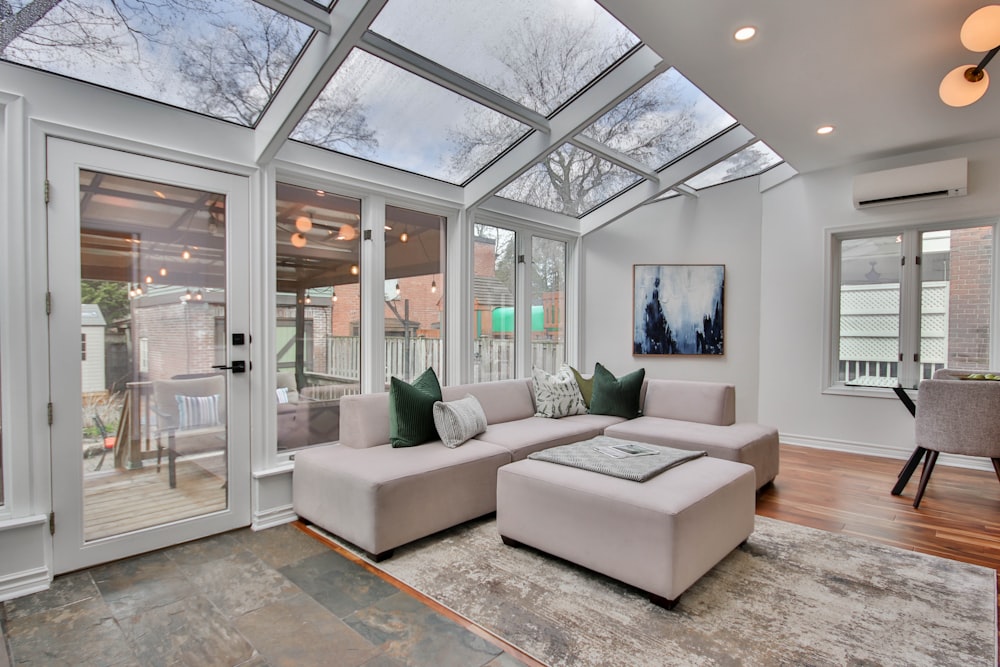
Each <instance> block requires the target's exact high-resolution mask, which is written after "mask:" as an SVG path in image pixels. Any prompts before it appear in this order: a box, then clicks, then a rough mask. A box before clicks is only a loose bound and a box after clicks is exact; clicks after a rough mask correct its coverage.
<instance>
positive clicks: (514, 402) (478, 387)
mask: <svg viewBox="0 0 1000 667" xmlns="http://www.w3.org/2000/svg"><path fill="white" fill-rule="evenodd" d="M469 394H471V395H473V396H475V397H476V398H477V399H479V404H480V405H482V406H483V411H484V412H486V422H487V423H488V424H499V423H501V422H509V421H514V420H516V419H525V418H526V417H531V416H533V415H534V414H535V403H534V400H532V398H531V380H529V379H527V378H520V379H517V380H495V381H493V382H476V383H473V384H460V385H455V386H453V387H442V389H441V395H442V396H443V397H444V398H443V399H442V400H445V401H454V400H455V399H457V398H462V397H463V396H467V395H469Z"/></svg>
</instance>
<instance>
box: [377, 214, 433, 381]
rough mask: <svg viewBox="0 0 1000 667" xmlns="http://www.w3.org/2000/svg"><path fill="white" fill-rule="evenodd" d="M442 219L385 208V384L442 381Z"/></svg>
mask: <svg viewBox="0 0 1000 667" xmlns="http://www.w3.org/2000/svg"><path fill="white" fill-rule="evenodd" d="M444 225H445V218H444V217H443V216H440V215H431V214H429V213H421V212H419V211H411V210H409V209H405V208H399V207H396V206H386V207H385V278H386V280H385V319H384V322H385V324H384V326H385V381H386V384H387V385H388V382H389V378H390V377H392V376H395V377H398V378H400V379H402V380H405V381H406V382H410V381H411V380H413V378H415V377H417V376H418V375H420V374H421V373H423V372H424V371H425V370H427V369H428V368H433V369H434V372H435V373H437V376H438V378H443V377H444V339H443V337H442V332H443V331H444V328H443V324H444V322H443V319H444V287H445V286H444Z"/></svg>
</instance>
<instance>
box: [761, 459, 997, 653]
mask: <svg viewBox="0 0 1000 667" xmlns="http://www.w3.org/2000/svg"><path fill="white" fill-rule="evenodd" d="M903 463H904V461H901V460H900V461H897V460H894V459H885V458H881V457H876V456H862V455H860V454H848V453H844V452H831V451H827V450H821V449H811V448H808V447H795V446H792V445H782V446H781V472H780V473H779V474H778V477H777V479H776V480H775V482H774V485H773V486H772V487H769V488H768V489H766V490H765V491H764V492H763V493H761V495H760V497H759V498H758V499H757V514H760V515H761V516H768V517H772V518H775V519H781V520H782V521H788V522H791V523H797V524H800V525H803V526H811V527H813V528H820V529H822V530H828V531H831V532H834V533H845V534H848V535H856V536H858V537H862V538H865V539H870V540H875V541H878V542H884V543H886V544H891V545H893V546H896V547H899V548H902V549H911V550H913V551H918V552H921V553H927V554H932V555H935V556H941V557H943V558H951V559H954V560H960V561H963V562H966V563H974V564H976V565H983V566H985V567H989V568H992V569H994V570H1000V482H998V480H997V476H996V475H995V474H994V473H993V472H992V471H990V472H987V471H982V470H968V469H965V468H954V467H947V466H941V465H939V466H937V467H936V468H934V474H933V475H932V476H931V479H930V482H929V483H928V485H927V491H926V492H925V493H924V497H923V499H922V500H921V501H920V509H913V496H914V494H916V492H917V484H918V482H919V479H920V472H921V470H922V468H919V469H918V470H917V472H916V473H914V475H913V477H912V478H911V479H910V482H909V484H907V486H906V488H905V489H904V490H903V493H902V495H899V496H893V495H891V494H890V493H889V492H890V490H891V489H892V486H893V485H894V484H895V483H896V476H897V474H898V473H899V471H900V469H901V468H902V467H903ZM997 583H998V591H1000V573H998V582H997ZM997 607H998V615H997V618H998V625H1000V595H998V597H997ZM998 634H1000V632H998Z"/></svg>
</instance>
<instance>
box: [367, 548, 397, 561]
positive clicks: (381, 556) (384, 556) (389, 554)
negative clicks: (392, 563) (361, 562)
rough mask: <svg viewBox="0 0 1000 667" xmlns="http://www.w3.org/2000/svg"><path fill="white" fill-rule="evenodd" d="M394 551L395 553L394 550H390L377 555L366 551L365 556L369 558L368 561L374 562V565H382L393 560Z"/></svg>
mask: <svg viewBox="0 0 1000 667" xmlns="http://www.w3.org/2000/svg"><path fill="white" fill-rule="evenodd" d="M393 551H394V549H388V550H386V551H382V552H380V553H377V554H371V553H368V552H367V551H366V552H365V555H367V556H368V559H369V560H370V561H371V562H373V563H381V562H382V561H384V560H389V559H390V558H392V554H393Z"/></svg>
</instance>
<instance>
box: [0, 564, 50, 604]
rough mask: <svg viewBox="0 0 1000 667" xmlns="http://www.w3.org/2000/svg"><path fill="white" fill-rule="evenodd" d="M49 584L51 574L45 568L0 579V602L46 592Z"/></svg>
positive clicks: (25, 571)
mask: <svg viewBox="0 0 1000 667" xmlns="http://www.w3.org/2000/svg"><path fill="white" fill-rule="evenodd" d="M51 584H52V573H51V572H49V570H48V568H45V567H37V568H33V569H31V570H24V571H23V572H16V573H14V574H9V575H7V576H5V577H3V578H0V602H3V601H4V600H13V599H14V598H19V597H21V596H22V595H30V594H31V593H38V592H39V591H44V590H48V588H49V586H50V585H51Z"/></svg>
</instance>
